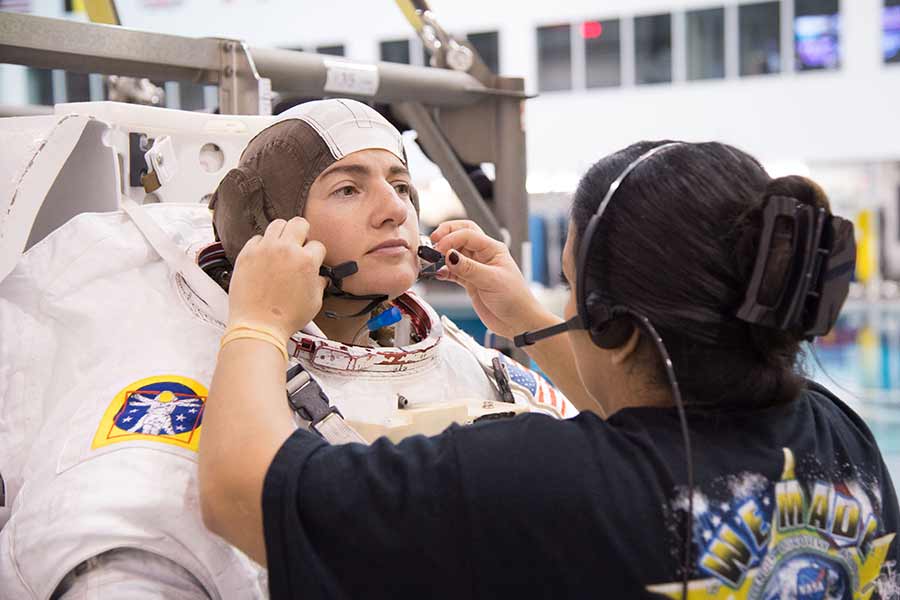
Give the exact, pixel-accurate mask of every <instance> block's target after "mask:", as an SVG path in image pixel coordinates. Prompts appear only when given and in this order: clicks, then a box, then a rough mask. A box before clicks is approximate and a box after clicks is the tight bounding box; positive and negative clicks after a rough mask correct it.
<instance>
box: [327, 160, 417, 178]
mask: <svg viewBox="0 0 900 600" xmlns="http://www.w3.org/2000/svg"><path fill="white" fill-rule="evenodd" d="M336 174H337V175H340V174H343V175H361V176H363V177H369V176H371V175H372V169H371V168H369V167H368V166H366V165H361V164H355V163H351V164H349V165H339V164H335V165H333V166H332V167H330V168H328V169H325V171H324V172H323V173H322V174H321V175H320V176H319V177H329V176H331V175H336ZM388 175H394V176H396V175H405V176H406V177H409V169H407V168H406V167H404V166H401V165H391V167H390V168H389V169H388Z"/></svg>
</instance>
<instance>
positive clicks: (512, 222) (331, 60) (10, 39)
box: [0, 13, 528, 261]
mask: <svg viewBox="0 0 900 600" xmlns="http://www.w3.org/2000/svg"><path fill="white" fill-rule="evenodd" d="M479 62H480V61H477V60H476V65H475V66H478V63H479ZM0 63H14V64H22V65H28V66H32V67H42V68H51V69H65V70H68V71H73V72H79V73H101V74H108V75H126V76H132V77H147V78H151V79H155V80H161V81H191V82H195V83H202V84H214V85H219V86H220V96H219V98H220V107H221V110H222V112H226V113H237V114H259V104H260V103H259V93H260V88H259V82H260V80H261V79H263V78H268V79H269V80H270V81H271V86H272V89H274V90H277V91H278V92H281V93H285V94H296V95H303V96H308V97H324V96H329V95H331V96H334V95H342V96H351V97H357V98H360V99H361V100H363V101H368V102H382V103H389V104H392V105H396V107H398V108H399V110H400V111H401V112H402V114H403V116H404V117H405V118H407V119H408V120H409V121H410V124H411V125H413V126H414V127H415V128H416V129H417V130H418V131H419V136H420V139H421V141H422V143H423V145H424V146H425V147H427V148H429V153H430V154H432V156H433V157H434V158H435V160H436V161H438V163H439V166H440V167H441V169H442V170H443V172H444V175H445V176H446V177H447V179H448V180H449V181H450V184H451V186H452V187H453V188H454V190H455V191H456V193H457V195H458V196H459V197H460V199H461V200H462V201H463V203H464V205H465V206H466V209H467V210H468V211H469V216H470V217H471V218H472V219H473V220H475V221H477V222H478V223H479V224H481V225H482V227H484V229H485V231H487V232H488V233H489V234H490V235H493V236H496V237H498V238H499V237H501V233H500V232H501V229H500V227H501V226H502V227H503V229H505V230H506V232H507V233H508V236H506V239H507V241H508V242H509V245H510V251H511V253H512V255H513V257H514V258H515V259H516V260H517V261H520V260H521V251H522V243H523V242H524V241H526V240H527V238H528V228H527V213H528V207H527V196H526V192H525V135H524V131H523V129H522V115H521V102H522V100H524V99H526V98H527V95H526V94H525V92H524V85H523V82H522V80H521V79H513V78H504V77H496V76H492V75H491V74H489V73H488V72H484V71H482V70H481V69H473V73H464V72H460V71H453V70H448V69H436V68H426V67H413V66H409V65H401V64H394V63H376V64H374V65H368V64H367V65H359V64H355V63H353V62H351V61H346V60H343V59H338V58H336V57H333V56H325V55H318V54H311V53H306V52H296V51H291V50H280V49H273V48H248V47H247V46H246V45H245V44H243V43H242V42H239V41H235V40H221V39H212V38H189V37H183V36H175V35H168V34H162V33H151V32H146V31H138V30H132V29H125V28H122V27H115V26H109V25H99V24H94V23H83V22H77V21H71V20H66V19H52V18H47V17H36V16H32V15H22V14H16V13H0ZM354 69H357V70H358V72H360V73H364V74H367V75H368V76H369V77H370V79H369V80H368V86H360V87H358V88H352V86H351V88H349V89H347V90H340V91H337V92H336V91H335V90H334V89H331V88H329V83H328V82H329V80H330V79H333V77H330V76H331V75H334V72H333V71H334V70H338V71H346V72H347V73H349V74H350V75H351V76H352V73H353V70H354ZM345 74H346V73H345ZM264 89H265V88H264ZM354 89H356V90H358V92H357V93H354ZM457 157H461V158H462V159H463V160H465V161H466V162H470V163H478V162H492V163H494V165H495V172H496V182H495V190H494V205H493V211H491V210H490V207H488V206H487V204H486V203H485V202H484V200H483V199H482V198H481V197H480V196H479V195H478V192H477V190H475V188H474V186H473V185H472V183H471V181H470V180H469V179H468V177H467V176H466V174H465V173H464V171H463V169H462V166H461V165H460V163H459V158H457Z"/></svg>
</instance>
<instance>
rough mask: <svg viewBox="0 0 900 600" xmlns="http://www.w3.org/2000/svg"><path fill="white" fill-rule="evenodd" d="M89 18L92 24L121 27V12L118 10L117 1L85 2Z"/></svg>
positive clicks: (85, 0)
mask: <svg viewBox="0 0 900 600" xmlns="http://www.w3.org/2000/svg"><path fill="white" fill-rule="evenodd" d="M84 7H85V8H86V9H87V14H88V18H89V19H90V20H91V23H102V24H104V25H121V24H122V22H121V21H120V20H119V11H117V10H116V3H115V0H84Z"/></svg>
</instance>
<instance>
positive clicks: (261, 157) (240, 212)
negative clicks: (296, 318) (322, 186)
mask: <svg viewBox="0 0 900 600" xmlns="http://www.w3.org/2000/svg"><path fill="white" fill-rule="evenodd" d="M373 149H380V150H387V151H388V152H390V153H392V154H394V155H395V156H396V157H397V158H399V159H400V161H401V162H402V163H403V164H404V165H406V164H407V161H406V152H405V151H404V149H403V139H402V137H401V136H400V132H399V131H397V129H396V128H395V127H394V126H393V125H391V124H390V123H389V122H388V121H387V119H385V118H384V117H383V116H381V114H379V113H378V112H377V111H376V110H375V109H373V108H372V107H370V106H366V105H365V104H363V103H361V102H357V101H356V100H348V99H333V100H317V101H314V102H306V103H304V104H300V105H298V106H295V107H293V108H291V109H290V110H288V111H286V112H284V113H282V114H281V115H279V117H278V121H277V122H276V123H275V124H273V125H270V126H269V127H267V128H266V129H264V130H262V131H261V132H259V133H258V134H257V135H256V136H255V137H254V138H253V139H252V140H250V143H249V144H247V147H246V148H245V149H244V152H243V153H242V154H241V158H240V161H239V162H238V166H237V167H236V168H234V169H231V170H230V171H229V172H228V173H227V174H226V175H225V177H224V178H223V179H222V181H221V182H220V183H219V187H218V188H217V189H216V192H215V193H214V194H213V197H212V199H211V200H210V203H209V207H210V208H211V209H212V210H213V229H214V230H215V232H216V238H217V239H219V240H220V241H221V242H222V247H223V248H224V250H225V254H226V256H227V257H228V260H230V261H231V262H232V263H234V261H235V259H236V258H237V255H238V253H239V252H240V251H241V248H243V247H244V244H246V243H247V241H248V240H249V239H250V238H251V237H253V236H254V235H258V234H262V233H264V232H265V229H266V227H267V226H268V224H269V223H271V222H272V221H274V220H275V219H290V218H292V217H295V216H297V215H302V214H303V209H304V207H305V205H306V199H307V196H308V195H309V188H310V187H311V186H312V184H313V182H314V181H315V179H316V177H318V176H319V175H320V174H321V173H322V172H323V171H324V170H325V169H327V168H328V167H329V166H331V165H332V164H334V163H335V162H337V161H339V160H341V159H342V158H344V157H345V156H348V155H350V154H353V153H354V152H358V151H360V150H373ZM410 197H411V198H412V201H413V204H414V205H415V207H416V211H417V212H418V210H419V205H418V197H417V195H416V193H415V190H413V189H412V188H411V189H410Z"/></svg>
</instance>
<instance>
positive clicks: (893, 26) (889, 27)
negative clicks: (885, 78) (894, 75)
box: [884, 0, 900, 63]
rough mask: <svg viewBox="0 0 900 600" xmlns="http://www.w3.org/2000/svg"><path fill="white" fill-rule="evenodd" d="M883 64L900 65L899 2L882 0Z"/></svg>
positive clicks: (898, 0) (897, 0) (896, 0)
mask: <svg viewBox="0 0 900 600" xmlns="http://www.w3.org/2000/svg"><path fill="white" fill-rule="evenodd" d="M884 62H886V63H900V0H884Z"/></svg>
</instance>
